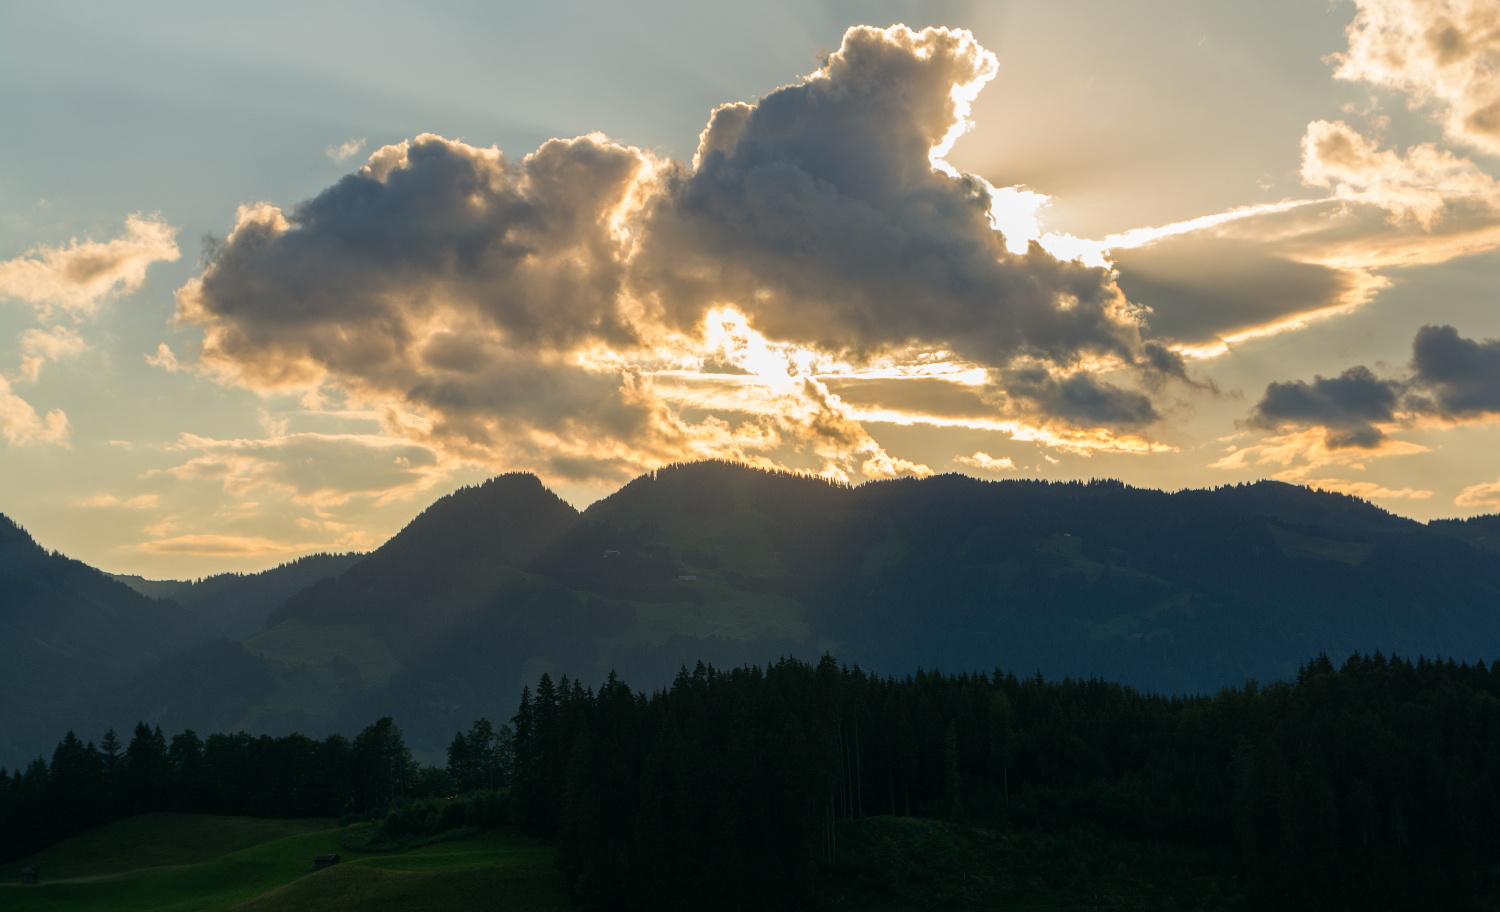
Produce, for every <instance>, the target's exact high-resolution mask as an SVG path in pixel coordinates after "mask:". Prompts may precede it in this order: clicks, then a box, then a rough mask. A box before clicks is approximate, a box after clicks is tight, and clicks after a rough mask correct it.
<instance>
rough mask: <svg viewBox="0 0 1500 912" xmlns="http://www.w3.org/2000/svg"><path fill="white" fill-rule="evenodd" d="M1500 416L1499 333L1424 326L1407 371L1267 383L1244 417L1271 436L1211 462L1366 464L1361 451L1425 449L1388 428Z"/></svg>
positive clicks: (1361, 371) (1356, 371)
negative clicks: (1483, 335) (1473, 335)
mask: <svg viewBox="0 0 1500 912" xmlns="http://www.w3.org/2000/svg"><path fill="white" fill-rule="evenodd" d="M1497 417H1500V339H1481V340H1475V339H1465V338H1464V337H1463V336H1461V335H1459V333H1458V330H1457V329H1455V328H1453V327H1452V326H1432V325H1428V326H1423V327H1422V328H1421V329H1419V330H1418V331H1417V334H1416V337H1415V338H1414V339H1413V340H1412V358H1411V361H1410V362H1409V363H1408V364H1407V365H1406V369H1405V370H1404V371H1401V372H1398V373H1395V374H1393V375H1390V376H1381V375H1379V374H1377V373H1376V372H1375V371H1373V370H1371V369H1370V368H1368V367H1365V366H1363V365H1359V366H1355V367H1351V368H1349V369H1348V370H1346V371H1344V372H1343V373H1342V374H1340V375H1338V376H1337V377H1321V376H1319V377H1314V378H1313V380H1312V382H1307V381H1304V380H1292V381H1287V382H1276V383H1271V384H1269V385H1268V386H1267V387H1266V391H1265V393H1264V394H1263V395H1262V396H1261V399H1260V401H1259V402H1257V403H1256V404H1255V406H1254V407H1253V408H1252V409H1251V411H1250V415H1249V417H1248V418H1247V420H1246V422H1245V423H1246V424H1247V425H1248V426H1250V427H1253V428H1258V429H1260V430H1264V431H1270V432H1272V433H1273V436H1271V437H1268V438H1266V439H1265V440H1263V441H1262V442H1261V443H1260V444H1258V445H1255V446H1251V447H1245V448H1244V449H1239V450H1234V451H1233V452H1231V454H1230V455H1228V456H1226V457H1224V458H1222V459H1220V460H1219V461H1218V462H1216V463H1214V466H1215V467H1217V468H1240V467H1244V466H1247V465H1250V464H1267V463H1279V464H1281V465H1292V464H1293V463H1295V462H1304V463H1306V464H1305V465H1302V466H1299V467H1298V468H1296V469H1292V470H1288V471H1292V472H1294V473H1296V474H1295V475H1294V476H1292V477H1301V476H1302V475H1305V474H1306V472H1307V471H1308V470H1309V469H1311V468H1313V467H1316V466H1318V465H1329V464H1340V465H1354V466H1356V467H1358V468H1363V466H1362V465H1358V463H1357V460H1360V459H1363V458H1364V457H1365V456H1366V455H1368V456H1371V457H1373V456H1377V455H1395V454H1401V453H1412V452H1420V451H1421V450H1423V449H1425V448H1424V447H1421V446H1418V445H1417V444H1412V443H1407V442H1405V441H1400V440H1396V439H1394V438H1392V437H1391V436H1390V433H1391V432H1393V431H1395V430H1397V429H1399V428H1402V427H1410V426H1413V425H1416V424H1421V423H1434V422H1435V423H1439V424H1457V423H1471V422H1476V421H1489V420H1494V419H1495V418H1497ZM1232 449H1233V448H1232ZM1340 451H1345V453H1344V455H1340ZM1362 496H1363V495H1362ZM1371 496H1373V495H1371ZM1387 496H1395V495H1387ZM1411 496H1415V495H1411Z"/></svg>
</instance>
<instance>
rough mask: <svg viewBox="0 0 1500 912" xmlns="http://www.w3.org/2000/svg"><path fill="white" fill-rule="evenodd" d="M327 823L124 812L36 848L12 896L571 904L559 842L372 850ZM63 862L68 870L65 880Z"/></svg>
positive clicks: (135, 904)
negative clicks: (346, 842) (557, 860)
mask: <svg viewBox="0 0 1500 912" xmlns="http://www.w3.org/2000/svg"><path fill="white" fill-rule="evenodd" d="M326 823H327V821H268V820H252V819H248V818H234V817H228V818H225V817H203V816H199V815H183V814H150V815H144V816H142V817H137V818H133V819H131V820H126V821H120V822H118V823H116V824H112V825H110V826H107V827H100V828H98V829H96V830H92V831H90V832H88V833H85V834H83V835H82V836H79V837H77V838H75V839H71V840H68V841H67V842H65V843H61V844H59V845H57V846H53V847H52V848H51V849H48V850H47V851H46V852H44V853H42V854H41V855H40V856H38V857H37V858H35V859H28V863H29V862H32V861H36V862H39V863H40V865H41V871H42V875H43V883H42V884H39V885H37V886H33V887H27V886H22V885H20V884H19V883H18V880H19V868H20V867H21V866H23V865H22V864H21V863H18V864H16V865H8V866H6V868H5V869H4V874H5V878H4V880H5V882H4V884H3V885H0V906H3V907H4V908H5V909H7V910H16V912H30V910H70V912H75V910H76V912H92V910H101V912H102V910H109V912H133V910H142V912H144V910H175V912H199V910H202V912H209V910H227V909H235V908H244V909H253V910H300V909H318V910H336V909H351V910H352V909H360V910H406V909H412V910H417V909H466V908H487V909H500V910H511V909H514V910H526V912H531V910H553V909H558V910H561V909H565V908H566V907H567V897H566V894H565V892H564V889H563V884H562V878H561V877H560V875H558V874H557V871H556V867H555V865H554V864H553V855H554V853H553V850H552V849H550V848H547V847H544V846H538V845H535V844H532V843H529V842H525V841H518V840H514V839H510V838H506V837H501V836H474V837H469V838H466V839H460V840H455V841H453V842H445V843H438V844H435V845H428V846H423V847H421V848H418V849H413V850H410V851H407V852H401V853H393V854H372V853H366V852H360V851H358V850H350V849H346V848H344V847H343V846H342V845H341V839H340V837H341V836H342V833H343V831H342V830H338V829H317V830H314V831H310V832H309V831H308V829H309V828H310V827H314V826H323V825H326ZM287 833H290V834H292V835H284V834H287ZM278 836H279V838H277V837H278ZM247 843H249V845H247ZM332 852H337V853H339V854H340V855H341V856H342V857H343V859H344V862H343V863H342V864H340V865H338V866H336V867H333V868H329V869H326V870H322V871H318V870H315V869H314V868H313V865H312V859H313V856H314V855H319V854H325V853H332ZM49 865H50V867H49ZM12 868H15V869H16V870H15V871H14V872H13V871H12V870H11V869H12ZM54 871H55V872H56V873H57V874H58V875H59V876H62V875H64V874H66V875H68V879H67V880H64V881H62V882H58V881H56V880H55V879H54V877H53V876H52V875H53V873H54ZM132 873H136V874H137V876H131V874H132Z"/></svg>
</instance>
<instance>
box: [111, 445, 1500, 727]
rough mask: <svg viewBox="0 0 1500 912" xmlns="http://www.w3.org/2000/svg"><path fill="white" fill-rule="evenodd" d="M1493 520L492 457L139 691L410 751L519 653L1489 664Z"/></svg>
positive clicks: (1184, 680) (164, 700)
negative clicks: (636, 470) (581, 505)
mask: <svg viewBox="0 0 1500 912" xmlns="http://www.w3.org/2000/svg"><path fill="white" fill-rule="evenodd" d="M1494 520H1496V518H1489V519H1488V520H1486V519H1483V518H1481V519H1480V520H1469V521H1467V522H1464V523H1456V524H1455V523H1433V524H1428V525H1423V524H1421V523H1417V522H1414V521H1412V520H1409V519H1405V518H1402V517H1398V516H1395V515H1393V514H1391V513H1388V512H1386V511H1384V510H1382V509H1380V508H1379V507H1376V506H1374V505H1372V504H1370V503H1368V502H1365V501H1362V500H1359V499H1357V498H1354V497H1349V496H1347V495H1342V494H1335V493H1328V492H1320V491H1313V490H1308V489H1305V488H1301V487H1297V486H1293V485H1287V484H1282V483H1279V482H1260V483H1257V484H1251V485H1237V486H1228V487H1222V488H1217V489H1212V490H1188V491H1180V492H1176V493H1170V494H1169V493H1164V492H1161V491H1153V490H1144V489H1139V488H1132V487H1128V486H1126V485H1123V484H1121V483H1119V482H1114V481H1098V482H1091V483H1078V482H1062V483H1056V482H1043V481H1025V480H1007V481H981V480H977V479H974V478H969V477H966V476H960V475H946V476H938V477H933V478H927V479H920V480H919V479H901V480H896V481H886V482H872V483H868V484H864V485H861V486H859V487H852V488H851V487H848V486H843V485H837V484H831V483H829V482H827V481H824V480H822V479H818V478H811V477H807V476H801V475H795V474H792V473H785V472H764V471H760V470H755V469H751V468H748V467H745V466H740V465H734V464H728V463H720V462H704V463H693V464H689V465H681V466H672V467H669V468H664V469H661V470H659V471H657V472H654V473H651V474H649V475H645V476H642V477H640V478H637V479H636V480H634V481H632V482H631V483H629V484H627V485H626V486H625V487H624V488H622V489H621V490H619V491H618V492H616V493H615V494H613V495H612V496H610V497H608V498H605V499H604V500H602V501H600V502H598V503H596V504H594V505H592V506H591V507H589V508H588V509H587V510H586V511H584V512H583V513H582V514H579V513H578V512H577V511H575V510H574V509H573V508H572V507H570V506H568V505H567V504H566V503H564V502H563V501H561V500H560V499H559V498H557V497H556V496H555V495H554V494H552V493H551V492H550V491H548V490H547V489H546V488H545V487H543V486H542V484H541V483H540V482H539V481H538V480H537V479H536V478H534V477H532V476H529V475H507V476H501V477H499V478H496V479H493V480H491V481H489V482H486V483H485V484H483V485H480V486H477V487H472V488H466V489H463V490H460V491H458V492H455V493H454V494H452V495H449V496H448V497H445V498H443V499H442V500H440V501H438V502H437V503H435V504H433V505H432V507H430V508H429V509H428V510H427V511H426V512H424V513H423V514H422V515H421V516H419V517H418V518H417V519H415V520H413V522H412V523H411V524H410V525H408V526H407V527H406V528H405V529H403V530H402V531H401V533H399V534H398V535H397V536H395V537H394V538H392V539H391V540H390V541H389V542H387V543H386V544H385V545H384V546H382V547H381V548H379V549H377V550H376V551H374V552H372V553H371V554H370V555H368V556H367V557H365V558H364V559H362V560H360V561H359V562H357V563H355V564H354V565H353V566H351V567H349V569H347V570H346V571H345V572H344V573H343V574H342V575H341V576H339V577H338V578H337V579H331V578H330V579H325V580H322V581H320V582H318V583H315V584H314V585H312V586H309V587H308V588H306V589H303V590H302V591H300V592H298V593H297V594H296V595H294V596H292V597H291V598H289V599H288V600H287V601H286V603H285V604H284V605H282V606H281V607H280V608H278V609H276V610H275V611H273V612H272V613H271V614H270V616H269V618H268V619H267V629H265V630H264V631H261V632H259V633H256V634H254V635H253V636H250V637H248V638H247V639H245V640H244V641H243V643H242V644H225V645H220V646H214V645H206V646H202V647H200V648H199V650H198V651H197V652H196V653H193V654H192V655H193V656H197V658H193V657H192V656H189V657H185V658H181V659H177V660H174V662H175V663H176V664H174V665H161V666H158V668H157V669H155V670H153V672H152V673H151V675H148V676H145V677H143V678H141V679H140V682H141V683H139V687H140V688H141V689H140V690H139V693H140V697H139V701H141V705H142V706H145V705H146V703H148V702H149V704H150V711H151V712H152V713H156V714H157V715H156V717H157V718H163V719H166V718H170V719H173V720H175V724H177V725H188V724H193V723H192V721H191V720H192V719H194V718H203V719H205V720H206V719H208V718H210V717H212V718H213V719H215V720H217V721H215V723H214V724H215V725H219V726H220V727H223V726H224V723H223V722H222V720H223V719H227V718H229V717H231V716H237V717H238V718H237V721H236V722H235V723H232V725H231V726H230V727H234V728H240V727H243V728H245V729H246V730H249V731H265V732H270V733H278V734H279V733H284V732H286V731H292V730H300V731H303V732H306V733H309V734H314V735H320V734H323V733H326V732H328V731H332V730H339V729H350V730H352V729H355V728H358V727H360V726H362V725H363V724H367V723H368V720H369V719H372V718H378V717H379V716H381V715H388V714H391V715H395V716H396V717H397V719H398V721H399V722H400V724H401V725H402V726H403V728H404V729H405V730H406V732H407V735H408V739H409V741H410V742H411V743H412V744H413V746H414V747H416V748H418V749H419V750H425V751H427V752H429V756H431V755H432V754H433V752H436V751H438V750H440V749H441V748H442V747H443V746H444V745H445V744H446V743H447V741H448V740H449V739H451V738H452V734H453V732H454V731H455V730H457V729H459V728H467V727H468V725H469V724H470V723H471V722H472V721H473V720H474V719H475V718H477V717H479V716H480V715H486V716H488V717H489V718H490V719H492V720H501V719H505V718H507V717H508V716H509V715H510V714H511V713H512V712H513V711H514V707H515V699H516V694H517V692H518V691H519V689H520V688H521V686H522V684H523V683H533V684H534V683H535V681H536V678H537V676H538V675H539V674H540V673H541V672H542V671H549V672H551V673H552V674H553V677H554V678H556V677H558V676H560V675H564V674H566V675H568V676H570V677H573V678H575V679H581V680H583V681H584V682H585V683H593V682H597V681H599V680H602V679H603V677H604V676H605V675H606V674H607V673H608V672H609V671H610V670H611V669H615V670H618V671H619V672H620V673H621V675H622V676H623V677H624V678H625V679H626V680H628V681H630V682H631V683H632V684H633V685H635V686H642V687H655V686H661V685H664V684H666V683H667V682H668V681H670V679H671V677H672V675H673V674H674V673H675V672H676V670H677V669H678V667H679V666H680V665H681V664H682V663H688V664H691V663H693V662H695V661H696V660H698V659H700V658H701V659H704V660H707V661H710V662H713V663H716V664H720V665H726V664H737V663H742V662H766V661H769V660H774V659H775V658H777V657H779V656H782V655H787V654H793V655H797V656H799V657H803V658H814V657H816V656H817V655H819V654H821V653H822V652H824V651H832V652H834V653H835V654H836V655H837V656H838V657H839V658H840V660H843V661H849V662H858V663H860V664H861V665H863V666H864V667H866V668H867V669H870V670H873V671H876V672H878V673H882V674H884V673H893V674H906V673H908V672H911V671H913V670H915V669H916V668H918V667H925V668H941V669H945V670H959V669H977V670H992V669H994V668H996V667H1000V668H1005V669H1011V670H1014V671H1015V672H1016V673H1018V674H1029V673H1031V672H1033V671H1036V670H1040V671H1041V672H1042V673H1043V674H1045V675H1046V676H1048V677H1060V676H1063V675H1072V676H1088V675H1099V676H1102V677H1106V678H1109V679H1112V680H1118V681H1122V682H1124V683H1128V684H1133V685H1135V686H1137V687H1140V688H1145V689H1151V690H1158V691H1166V692H1192V691H1213V690H1217V689H1218V688H1220V687H1223V686H1226V685H1234V686H1238V685H1240V684H1243V682H1244V681H1245V679H1246V678H1249V677H1255V678H1259V679H1262V680H1270V679H1274V678H1278V677H1287V676H1290V675H1293V674H1294V673H1295V672H1296V670H1297V666H1298V663H1300V662H1303V661H1305V660H1306V659H1307V657H1308V656H1312V655H1316V654H1317V653H1318V652H1320V651H1327V652H1328V653H1329V654H1330V655H1333V656H1335V657H1336V658H1337V657H1342V656H1347V655H1348V654H1349V653H1351V652H1353V651H1355V650H1359V651H1362V652H1371V651H1374V650H1377V649H1379V650H1384V651H1386V652H1393V651H1394V652H1399V653H1401V654H1402V655H1412V656H1415V655H1418V654H1425V655H1427V656H1436V655H1442V656H1445V657H1446V656H1453V657H1455V658H1460V659H1467V660H1470V661H1473V660H1476V659H1481V658H1483V659H1487V660H1492V659H1494V658H1496V656H1497V655H1500V554H1497V553H1495V550H1494V549H1493V548H1492V547H1490V541H1489V536H1488V531H1489V530H1491V529H1493V528H1494V526H1495V525H1496V523H1495V521H1494ZM1497 538H1500V535H1497ZM230 646H233V647H235V650H237V651H232V653H233V654H231V651H230V650H229V647H230ZM213 650H224V651H223V652H213ZM174 669H175V670H174ZM148 678H149V681H148V680H147V679H148ZM205 680H207V681H209V682H210V683H209V684H208V685H203V684H202V682H203V681H205ZM195 688H197V690H195ZM134 692H135V691H130V692H126V691H122V695H126V696H128V693H134ZM148 692H149V694H152V695H154V696H150V697H149V699H148ZM211 693H216V694H221V695H222V699H219V698H215V699H216V700H217V702H215V699H209V698H208V696H207V695H208V694H211ZM129 699H131V700H135V699H137V698H136V697H129ZM208 704H213V705H212V706H210V705H208ZM120 711H121V712H122V713H123V712H124V709H123V706H122V708H121V710H120ZM133 721H134V719H133V718H129V719H125V718H122V719H121V720H120V721H119V723H117V724H126V723H133Z"/></svg>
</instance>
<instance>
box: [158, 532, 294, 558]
mask: <svg viewBox="0 0 1500 912" xmlns="http://www.w3.org/2000/svg"><path fill="white" fill-rule="evenodd" d="M136 547H137V550H140V551H143V552H145V553H146V554H178V555H193V556H200V557H275V556H278V555H283V554H301V553H306V552H308V551H313V550H316V549H317V548H318V547H319V545H317V544H307V543H301V544H296V543H290V542H284V541H277V540H275V539H271V538H262V537H256V536H242V535H213V534H193V535H174V536H172V537H170V538H158V539H154V540H152V541H148V542H142V543H141V544H140V545H138V546H136Z"/></svg>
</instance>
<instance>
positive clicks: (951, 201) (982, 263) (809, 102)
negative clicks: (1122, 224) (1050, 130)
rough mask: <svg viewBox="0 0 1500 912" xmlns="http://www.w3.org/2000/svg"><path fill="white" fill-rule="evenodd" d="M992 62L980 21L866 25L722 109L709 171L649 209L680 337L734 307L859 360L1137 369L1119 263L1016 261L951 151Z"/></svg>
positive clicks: (702, 149)
mask: <svg viewBox="0 0 1500 912" xmlns="http://www.w3.org/2000/svg"><path fill="white" fill-rule="evenodd" d="M996 70H997V62H996V59H995V57H994V55H993V54H991V53H990V52H988V51H986V50H984V49H983V48H982V47H980V46H979V45H978V44H977V43H976V42H974V40H973V37H972V36H971V35H969V33H967V32H962V31H953V32H950V31H948V30H943V29H928V30H926V31H924V32H920V33H917V32H911V31H909V30H907V29H905V28H904V27H899V26H898V27H895V28H892V29H886V30H880V29H872V28H864V27H861V28H854V29H850V30H849V32H848V33H847V34H846V35H845V37H844V43H843V45H842V47H841V48H840V50H839V51H838V52H837V53H835V54H833V55H831V56H830V57H829V58H828V63H827V65H826V66H824V67H823V68H822V69H820V70H819V71H818V72H817V73H815V74H813V76H812V77H811V78H809V79H807V80H805V81H804V82H802V83H799V84H797V85H791V86H787V87H784V88H781V89H778V90H776V91H775V92H772V93H771V94H769V95H767V96H766V97H765V98H763V99H761V100H760V101H759V102H758V103H757V104H755V105H733V106H725V107H721V108H719V109H718V110H716V111H715V112H714V117H713V118H712V119H711V120H710V122H709V126H708V128H707V129H706V130H705V131H704V133H703V136H702V139H701V140H700V144H699V150H698V155H697V156H696V161H697V167H696V168H695V169H694V170H693V171H691V172H687V171H685V170H674V171H672V172H670V173H669V174H668V188H669V192H667V193H665V194H663V195H662V196H661V197H660V198H659V199H658V200H657V201H656V205H654V206H653V207H652V210H651V212H650V214H649V217H648V219H647V221H646V225H645V233H644V235H643V239H642V243H641V248H640V252H639V255H638V257H637V259H636V262H635V263H634V264H633V267H634V268H633V269H632V276H631V277H632V280H633V282H632V288H633V289H634V290H635V291H636V293H637V294H638V295H639V296H640V297H641V298H642V299H643V300H646V301H648V302H651V303H653V304H655V305H656V306H657V307H658V308H660V311H661V313H662V315H663V317H664V319H666V320H667V321H668V322H669V323H670V324H671V325H673V326H675V327H677V328H679V329H680V330H682V331H691V330H692V329H693V328H694V327H696V326H698V325H699V324H700V323H701V322H702V320H703V318H704V316H705V314H706V313H707V312H708V311H709V310H711V309H712V308H714V307H716V306H718V305H719V304H721V303H723V302H725V301H730V302H734V303H735V305H736V306H737V307H739V308H740V310H741V311H742V312H743V313H745V315H746V317H747V318H748V319H749V320H750V323H751V324H752V325H753V326H754V327H755V328H756V329H757V330H759V331H760V332H762V333H764V334H765V335H766V336H768V337H770V338H772V339H775V340H778V341H788V342H794V343H797V344H799V345H803V346H807V347H811V348H815V349H819V350H823V351H827V352H834V353H840V354H844V353H848V354H852V355H854V356H855V357H864V356H868V355H870V354H874V353H882V352H887V351H890V350H892V349H894V348H898V347H903V346H908V345H912V344H929V345H937V346H941V347H944V348H947V349H950V350H952V351H954V352H956V353H958V354H959V355H960V356H962V357H965V358H967V359H969V360H971V361H974V362H975V363H978V364H982V365H985V366H987V367H995V368H1000V367H1004V366H1005V365H1007V364H1009V363H1010V361H1011V360H1012V359H1013V358H1015V357H1016V356H1018V355H1028V356H1033V357H1038V358H1043V359H1046V360H1048V361H1050V362H1052V363H1055V364H1058V365H1065V366H1066V365H1073V364H1075V363H1077V362H1079V361H1080V360H1081V359H1082V358H1084V357H1086V356H1108V357H1113V358H1117V359H1119V360H1121V361H1123V362H1125V363H1134V362H1135V361H1136V360H1137V359H1138V356H1139V353H1140V344H1141V342H1140V336H1139V325H1138V322H1137V320H1136V314H1135V311H1134V310H1133V309H1132V308H1131V307H1130V305H1129V304H1128V302H1127V301H1126V300H1125V298H1124V296H1123V295H1122V294H1120V292H1119V290H1118V288H1116V287H1115V285H1114V283H1113V282H1112V281H1111V279H1110V276H1109V272H1108V270H1107V269H1104V268H1095V267H1086V266H1084V265H1082V264H1080V263H1076V262H1065V261H1060V260H1058V259H1056V258H1055V257H1053V256H1052V255H1051V254H1049V253H1047V252H1046V251H1044V250H1043V249H1041V248H1040V247H1036V246H1033V247H1031V248H1030V249H1028V250H1027V252H1025V253H1024V254H1021V255H1016V254H1013V253H1012V252H1011V251H1010V250H1009V248H1008V247H1007V245H1006V242H1005V238H1004V236H1003V235H1002V234H1001V233H1000V232H999V231H997V230H996V229H995V224H994V222H993V221H992V220H991V211H992V208H993V206H994V202H995V198H996V195H995V191H994V189H993V188H992V187H990V186H989V184H987V183H986V182H984V181H983V180H982V179H980V178H978V177H976V176H973V175H965V174H959V173H958V172H956V171H954V170H953V169H952V168H951V167H948V166H946V164H945V163H943V162H942V161H941V159H940V158H939V157H936V156H939V155H940V154H941V151H942V150H943V149H945V148H946V147H947V146H948V145H951V143H952V141H953V140H954V139H956V138H957V136H958V135H961V134H962V132H963V131H964V130H965V129H967V127H968V125H969V124H968V120H967V118H966V116H965V114H966V109H967V103H966V102H964V101H963V100H962V99H964V98H968V97H972V96H973V94H975V93H977V92H978V91H979V89H980V88H982V87H983V86H984V85H985V84H986V83H987V82H988V81H989V80H990V79H991V78H993V76H994V74H995V72H996Z"/></svg>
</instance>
